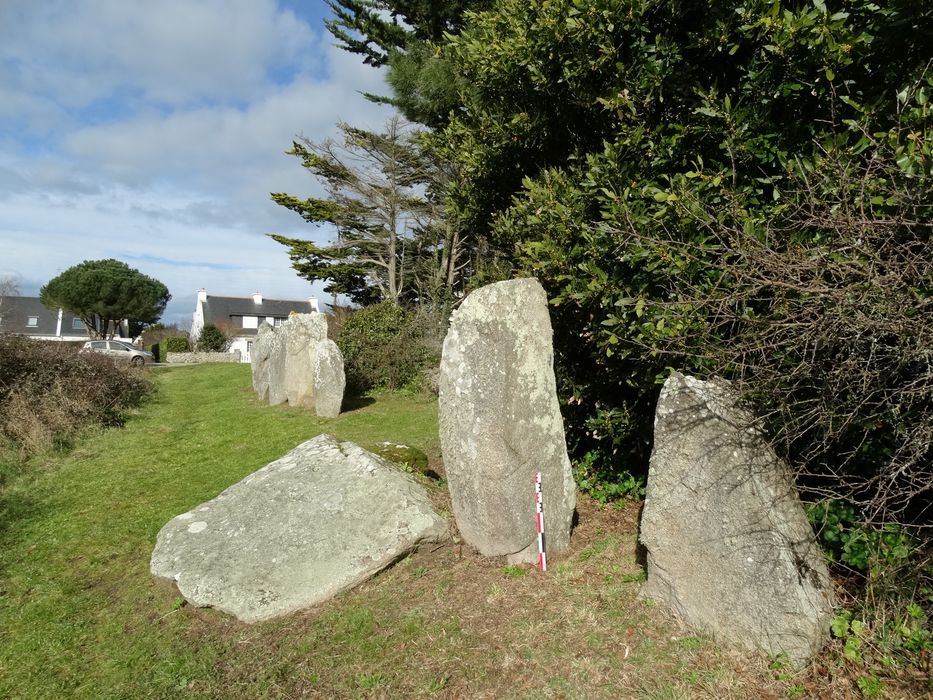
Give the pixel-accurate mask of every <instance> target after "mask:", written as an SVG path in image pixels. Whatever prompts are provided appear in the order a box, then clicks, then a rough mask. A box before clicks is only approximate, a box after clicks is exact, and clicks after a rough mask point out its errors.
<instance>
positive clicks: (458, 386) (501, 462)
mask: <svg viewBox="0 0 933 700" xmlns="http://www.w3.org/2000/svg"><path fill="white" fill-rule="evenodd" d="M551 339H552V330H551V320H550V317H549V316H548V307H547V297H546V296H545V293H544V290H543V289H542V288H541V285H540V284H539V283H538V281H537V280H535V279H520V280H510V281H507V282H497V283H496V284H491V285H488V286H486V287H483V288H481V289H478V290H476V291H475V292H473V293H472V294H470V296H468V297H467V298H466V300H465V301H464V302H463V304H462V305H461V307H460V308H459V309H458V310H457V311H456V312H455V313H454V315H453V317H452V319H451V324H450V330H449V331H448V332H447V337H446V338H445V340H444V348H443V354H442V359H441V373H440V382H439V391H438V395H439V399H438V400H439V406H440V437H441V449H442V450H443V454H444V467H445V469H446V471H447V480H448V486H449V488H450V496H451V500H452V502H453V511H454V515H455V516H456V519H457V526H458V527H459V528H460V532H461V534H462V535H463V538H464V540H466V542H468V543H469V544H471V545H473V546H474V547H476V548H477V549H478V550H479V551H480V553H482V554H484V555H487V556H499V555H509V557H510V560H511V561H534V560H536V559H537V530H536V526H535V517H534V513H535V507H534V473H535V471H538V470H540V471H541V472H542V481H543V491H544V515H545V531H546V538H547V539H546V542H547V550H548V552H559V551H561V550H562V549H565V548H566V547H567V546H568V544H569V542H570V526H571V521H572V519H573V512H574V506H575V503H576V487H575V485H574V481H573V475H572V473H571V471H570V460H569V459H568V458H567V446H566V442H565V440H564V424H563V420H562V419H561V415H560V409H559V407H558V404H557V390H556V385H555V381H554V368H553V362H554V354H553V348H552V344H551Z"/></svg>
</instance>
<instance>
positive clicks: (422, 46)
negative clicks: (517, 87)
mask: <svg viewBox="0 0 933 700" xmlns="http://www.w3.org/2000/svg"><path fill="white" fill-rule="evenodd" d="M489 4H490V3H489V2H488V0H453V1H451V2H434V1H433V0H334V1H332V2H328V5H330V8H331V11H332V12H333V15H334V18H333V19H331V20H329V21H328V22H327V23H326V24H327V29H328V31H330V33H331V34H333V36H334V38H336V39H337V41H338V44H337V45H338V46H339V47H340V48H342V49H344V50H346V51H349V52H350V53H355V54H359V55H361V56H362V57H363V62H364V63H366V64H368V65H371V66H375V67H379V66H387V67H388V72H387V80H388V83H389V86H390V87H391V88H392V95H391V96H382V95H367V97H368V98H369V99H371V100H373V101H374V102H382V103H386V104H391V105H393V106H395V107H397V108H398V109H399V110H400V111H401V112H402V114H404V115H405V118H406V119H409V120H410V121H413V122H416V123H419V124H424V125H425V126H428V127H431V128H438V127H441V126H443V125H444V124H446V123H447V120H448V118H449V115H450V112H451V110H454V109H456V108H457V107H458V106H459V104H460V101H459V91H460V89H461V88H462V87H464V86H463V85H462V84H461V80H460V79H459V77H458V75H457V73H456V72H455V71H454V70H453V69H452V66H451V65H450V63H449V61H448V60H447V56H446V53H445V50H444V44H445V37H447V36H449V35H454V34H457V33H459V31H460V30H461V28H462V26H463V23H464V18H465V16H466V13H467V11H469V10H478V9H482V8H484V7H486V6H487V5H489Z"/></svg>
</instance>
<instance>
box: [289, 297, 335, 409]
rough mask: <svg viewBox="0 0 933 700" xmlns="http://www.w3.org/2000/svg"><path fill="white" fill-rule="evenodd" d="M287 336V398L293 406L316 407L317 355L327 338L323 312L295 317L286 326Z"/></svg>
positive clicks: (325, 318)
mask: <svg viewBox="0 0 933 700" xmlns="http://www.w3.org/2000/svg"><path fill="white" fill-rule="evenodd" d="M281 332H282V333H284V335H285V347H286V352H285V374H284V381H285V396H286V398H287V400H288V405H289V406H306V407H308V408H313V406H314V365H315V358H314V353H315V350H316V349H317V344H318V343H319V342H320V341H322V340H325V339H326V338H327V317H326V316H325V315H324V314H322V313H310V314H292V315H291V316H289V317H288V320H287V321H285V323H283V324H282V329H281Z"/></svg>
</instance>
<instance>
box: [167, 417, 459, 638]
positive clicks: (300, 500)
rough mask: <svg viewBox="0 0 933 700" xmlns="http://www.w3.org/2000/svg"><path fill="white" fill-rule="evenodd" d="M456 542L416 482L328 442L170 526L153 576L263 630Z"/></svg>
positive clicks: (324, 438)
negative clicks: (436, 546) (417, 553)
mask: <svg viewBox="0 0 933 700" xmlns="http://www.w3.org/2000/svg"><path fill="white" fill-rule="evenodd" d="M446 534H447V522H446V521H445V520H444V519H443V518H442V517H440V516H439V515H437V514H436V513H435V512H434V510H433V508H432V507H431V501H430V499H429V498H428V495H427V493H426V492H425V491H424V489H423V488H422V487H421V486H420V485H418V484H417V483H416V482H415V481H414V479H413V478H412V477H411V476H409V475H408V474H405V473H403V472H401V471H400V470H399V469H397V468H395V467H393V466H392V465H390V464H389V463H388V462H387V461H386V460H384V459H382V458H381V457H377V456H376V455H374V454H372V453H371V452H367V451H366V450H364V449H362V448H361V447H359V446H357V445H354V444H353V443H351V442H338V441H337V440H335V439H334V438H332V437H330V436H329V435H319V436H318V437H316V438H314V439H313V440H308V441H307V442H305V443H302V444H301V445H299V446H298V447H296V448H295V449H294V450H292V451H291V452H289V453H288V454H287V455H285V456H284V457H282V458H281V459H278V460H276V461H275V462H272V463H271V464H268V465H266V466H265V467H263V468H262V469H260V470H259V471H257V472H254V473H253V474H250V475H249V476H247V477H246V478H245V479H243V480H242V481H240V482H239V483H237V484H234V485H233V486H231V487H230V488H228V489H227V490H226V491H224V492H223V493H221V494H220V495H219V496H217V498H214V499H213V500H210V501H207V502H206V503H203V504H201V505H200V506H197V507H196V508H194V509H193V510H191V511H189V512H188V513H183V514H181V515H179V516H177V517H175V518H173V519H172V520H170V521H169V522H168V523H166V525H165V526H164V527H163V528H162V530H161V531H160V532H159V535H158V538H157V540H156V546H155V550H154V551H153V553H152V560H151V562H150V569H151V571H152V573H153V574H154V575H156V576H161V577H164V578H168V579H172V580H174V581H175V583H176V584H177V585H178V590H179V591H180V592H181V594H182V595H183V596H184V597H185V599H186V600H188V601H189V602H190V603H191V604H192V605H196V606H199V607H202V606H211V607H215V608H218V609H219V610H223V611H224V612H227V613H230V614H231V615H235V616H236V617H237V618H239V619H240V620H243V621H244V622H257V621H260V620H266V619H268V618H271V617H277V616H279V615H284V614H286V613H289V612H292V611H294V610H299V609H302V608H306V607H308V606H310V605H314V604H315V603H319V602H321V601H323V600H326V599H327V598H330V597H331V596H333V595H335V594H336V593H339V592H340V591H342V590H346V589H348V588H351V587H353V586H355V585H356V584H358V583H360V582H362V581H365V580H366V579H367V578H369V577H371V576H373V575H374V574H375V573H377V572H378V571H380V570H382V569H384V568H385V567H386V566H388V565H390V564H391V563H392V562H394V561H397V560H398V559H399V558H400V557H402V556H404V555H405V554H407V553H408V552H410V551H411V550H412V549H413V548H414V547H415V546H417V544H418V543H420V542H425V541H438V540H440V539H442V538H444V537H445V536H446Z"/></svg>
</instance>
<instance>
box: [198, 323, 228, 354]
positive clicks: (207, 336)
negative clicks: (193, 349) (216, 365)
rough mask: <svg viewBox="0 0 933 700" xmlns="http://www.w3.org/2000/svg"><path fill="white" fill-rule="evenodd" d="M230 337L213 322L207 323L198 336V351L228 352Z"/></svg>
mask: <svg viewBox="0 0 933 700" xmlns="http://www.w3.org/2000/svg"><path fill="white" fill-rule="evenodd" d="M229 347H230V339H229V338H228V337H227V335H226V334H225V333H224V332H223V331H222V330H220V328H218V327H217V326H215V325H214V324H213V323H208V324H205V326H204V328H202V329H201V334H200V335H199V336H198V341H197V348H198V352H227V349H228V348H229Z"/></svg>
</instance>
